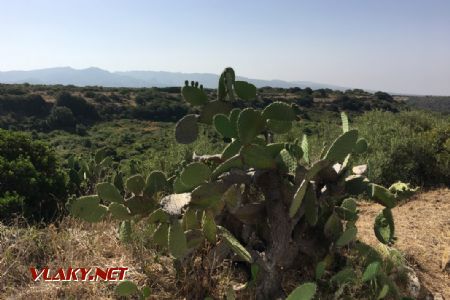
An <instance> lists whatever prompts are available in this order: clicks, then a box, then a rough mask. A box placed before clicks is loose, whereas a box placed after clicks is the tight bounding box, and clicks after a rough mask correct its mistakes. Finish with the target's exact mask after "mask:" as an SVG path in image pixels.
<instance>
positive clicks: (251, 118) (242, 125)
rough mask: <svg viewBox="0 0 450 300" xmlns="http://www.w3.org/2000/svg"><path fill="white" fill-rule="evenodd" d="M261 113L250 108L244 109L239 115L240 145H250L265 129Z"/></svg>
mask: <svg viewBox="0 0 450 300" xmlns="http://www.w3.org/2000/svg"><path fill="white" fill-rule="evenodd" d="M265 123H266V122H265V120H264V119H263V118H262V117H261V113H260V112H259V111H256V110H254V109H252V108H246V109H244V110H243V111H241V113H240V114H239V118H238V123H237V125H238V135H239V139H240V140H241V142H242V144H250V143H251V142H252V141H253V140H254V139H255V137H256V136H257V135H259V134H260V133H261V132H262V131H263V130H264V127H265Z"/></svg>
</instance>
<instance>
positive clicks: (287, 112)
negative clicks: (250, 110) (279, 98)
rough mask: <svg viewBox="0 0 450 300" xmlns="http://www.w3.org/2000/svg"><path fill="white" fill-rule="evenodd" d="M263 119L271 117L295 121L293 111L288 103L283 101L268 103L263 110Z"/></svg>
mask: <svg viewBox="0 0 450 300" xmlns="http://www.w3.org/2000/svg"><path fill="white" fill-rule="evenodd" d="M262 117H263V118H264V119H272V120H277V121H285V122H286V121H295V117H296V115H295V112H294V110H293V109H292V107H291V106H290V105H289V104H286V103H284V102H273V103H271V104H269V105H268V106H267V107H266V108H265V109H264V111H263V113H262Z"/></svg>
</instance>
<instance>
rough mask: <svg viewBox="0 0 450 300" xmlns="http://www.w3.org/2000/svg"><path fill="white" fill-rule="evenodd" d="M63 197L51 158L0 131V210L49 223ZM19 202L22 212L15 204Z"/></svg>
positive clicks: (36, 146)
mask: <svg viewBox="0 0 450 300" xmlns="http://www.w3.org/2000/svg"><path fill="white" fill-rule="evenodd" d="M64 197H65V178H64V174H63V173H62V172H61V171H60V169H59V166H58V164H57V162H56V158H55V155H54V154H53V153H52V152H51V151H50V150H49V149H48V147H47V146H46V145H44V144H43V143H41V142H36V141H32V140H31V139H30V138H29V137H28V136H27V135H25V134H22V133H16V132H10V131H6V130H0V198H1V199H2V201H0V203H1V204H2V206H0V211H1V212H2V215H3V216H7V219H8V216H12V214H22V213H23V216H24V217H25V218H26V219H27V220H29V221H41V220H43V221H49V220H52V219H53V218H55V217H56V216H57V214H58V212H59V209H60V207H61V204H62V200H63V199H64ZM21 202H23V211H22V210H21V208H19V206H20V205H19V203H21Z"/></svg>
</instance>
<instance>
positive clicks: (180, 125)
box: [175, 115, 198, 144]
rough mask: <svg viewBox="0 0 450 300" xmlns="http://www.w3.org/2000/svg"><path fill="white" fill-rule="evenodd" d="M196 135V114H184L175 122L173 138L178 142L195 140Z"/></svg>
mask: <svg viewBox="0 0 450 300" xmlns="http://www.w3.org/2000/svg"><path fill="white" fill-rule="evenodd" d="M197 136H198V125H197V116H196V115H186V116H184V117H183V118H182V119H181V120H179V121H178V122H177V125H176V126H175V139H176V140H177V142H178V143H180V144H190V143H193V142H195V140H196V139H197Z"/></svg>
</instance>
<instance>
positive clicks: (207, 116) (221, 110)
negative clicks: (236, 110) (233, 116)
mask: <svg viewBox="0 0 450 300" xmlns="http://www.w3.org/2000/svg"><path fill="white" fill-rule="evenodd" d="M231 109H232V106H231V105H230V104H229V103H228V102H225V101H220V100H215V101H211V102H208V103H207V104H206V105H205V106H203V108H202V111H201V113H200V117H199V119H198V121H199V122H200V123H204V124H212V122H213V118H214V116H215V115H217V114H224V115H228V113H229V112H230V111H231Z"/></svg>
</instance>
